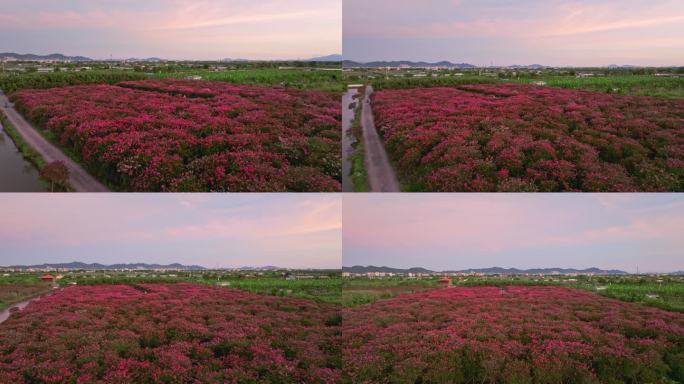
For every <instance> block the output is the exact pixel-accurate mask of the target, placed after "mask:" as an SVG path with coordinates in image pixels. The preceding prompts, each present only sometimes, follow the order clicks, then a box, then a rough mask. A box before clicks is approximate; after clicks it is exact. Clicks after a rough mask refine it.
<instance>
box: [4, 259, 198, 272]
mask: <svg viewBox="0 0 684 384" xmlns="http://www.w3.org/2000/svg"><path fill="white" fill-rule="evenodd" d="M7 268H13V269H49V268H52V269H86V270H112V269H146V270H155V269H181V270H187V271H199V270H203V269H206V268H204V267H202V266H199V265H183V264H179V263H173V264H167V265H163V264H146V263H132V264H111V265H105V264H100V263H82V262H77V261H75V262H72V263H55V264H47V263H46V264H40V265H13V266H9V267H7Z"/></svg>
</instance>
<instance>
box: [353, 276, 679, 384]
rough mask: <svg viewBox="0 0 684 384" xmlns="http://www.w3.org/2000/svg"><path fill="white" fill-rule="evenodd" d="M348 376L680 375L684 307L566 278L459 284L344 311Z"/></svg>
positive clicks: (600, 378) (608, 379) (517, 379)
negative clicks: (637, 300)
mask: <svg viewBox="0 0 684 384" xmlns="http://www.w3.org/2000/svg"><path fill="white" fill-rule="evenodd" d="M342 328H343V331H342V335H343V338H342V343H343V347H342V356H343V361H344V373H343V382H353V383H395V382H396V383H665V382H682V381H683V380H684V314H681V313H676V312H667V311H663V310H659V309H655V308H649V307H644V306H640V305H637V304H633V303H626V302H620V301H616V300H612V299H606V298H603V297H600V296H597V295H595V294H593V293H590V292H586V291H581V290H576V289H569V288H565V287H504V288H497V287H470V288H466V287H459V288H443V289H436V290H431V291H426V292H421V293H416V294H410V295H403V296H397V297H395V298H393V299H388V300H383V301H377V302H375V303H373V304H368V305H363V306H359V307H356V308H352V309H345V310H344V315H343V327H342Z"/></svg>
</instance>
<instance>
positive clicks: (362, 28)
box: [343, 0, 684, 65]
mask: <svg viewBox="0 0 684 384" xmlns="http://www.w3.org/2000/svg"><path fill="white" fill-rule="evenodd" d="M343 15H344V21H343V23H344V24H343V31H344V32H343V40H344V42H343V46H344V48H343V49H344V54H345V58H347V59H351V60H361V61H369V60H387V59H400V58H401V59H412V60H441V59H448V60H455V61H459V62H460V61H469V62H472V63H474V64H480V65H481V64H490V62H491V61H492V60H493V61H495V62H496V63H498V64H521V63H522V64H524V63H528V64H529V63H536V62H542V63H544V64H548V65H607V64H611V63H613V62H618V63H620V62H621V61H622V60H625V61H627V60H629V63H631V64H640V65H682V64H683V63H684V53H683V52H684V42H682V40H681V39H679V37H680V36H681V33H678V31H681V30H682V29H683V28H684V16H682V15H684V3H682V2H680V1H676V0H654V1H650V2H643V1H635V0H627V1H617V0H597V1H588V0H555V1H548V2H540V1H534V0H522V1H515V2H513V1H509V0H482V1H460V2H450V1H447V0H430V1H428V2H427V3H426V2H406V3H404V2H401V5H400V6H398V7H394V6H393V5H392V2H391V1H388V0H378V1H373V2H364V1H362V0H348V1H345V2H344V10H343ZM588 53H591V55H588ZM624 63H627V62H624Z"/></svg>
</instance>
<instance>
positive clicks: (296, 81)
mask: <svg viewBox="0 0 684 384" xmlns="http://www.w3.org/2000/svg"><path fill="white" fill-rule="evenodd" d="M159 76H161V77H175V78H183V77H188V76H201V77H202V80H208V81H225V82H229V83H237V84H258V85H270V86H284V87H289V88H299V89H314V90H321V91H330V92H341V91H342V90H343V89H344V86H343V83H342V72H341V71H335V70H322V69H315V70H314V69H273V68H265V69H236V70H229V71H222V72H211V71H183V72H175V73H170V74H162V75H159Z"/></svg>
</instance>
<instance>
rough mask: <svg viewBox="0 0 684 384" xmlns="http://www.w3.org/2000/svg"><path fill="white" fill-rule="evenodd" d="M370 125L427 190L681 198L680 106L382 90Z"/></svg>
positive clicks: (507, 91)
mask: <svg viewBox="0 0 684 384" xmlns="http://www.w3.org/2000/svg"><path fill="white" fill-rule="evenodd" d="M373 111H374V113H375V116H376V124H377V126H378V129H379V131H380V134H381V136H382V138H383V140H384V142H385V145H386V147H387V149H388V152H389V155H390V157H392V158H393V159H394V161H395V162H396V164H398V168H399V169H400V173H401V176H402V177H403V178H404V179H405V180H406V181H407V182H408V183H409V184H415V185H417V186H419V187H420V189H424V190H429V191H447V192H448V191H684V100H670V99H664V98H655V97H643V96H621V95H611V94H607V93H599V92H587V91H581V90H570V89H561V88H553V87H538V86H522V85H514V84H495V85H492V84H487V85H465V86H460V87H456V88H415V89H400V90H381V91H378V92H376V93H374V95H373Z"/></svg>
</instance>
